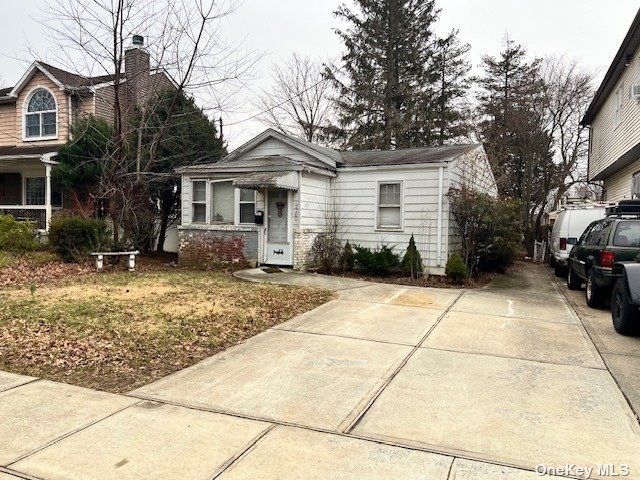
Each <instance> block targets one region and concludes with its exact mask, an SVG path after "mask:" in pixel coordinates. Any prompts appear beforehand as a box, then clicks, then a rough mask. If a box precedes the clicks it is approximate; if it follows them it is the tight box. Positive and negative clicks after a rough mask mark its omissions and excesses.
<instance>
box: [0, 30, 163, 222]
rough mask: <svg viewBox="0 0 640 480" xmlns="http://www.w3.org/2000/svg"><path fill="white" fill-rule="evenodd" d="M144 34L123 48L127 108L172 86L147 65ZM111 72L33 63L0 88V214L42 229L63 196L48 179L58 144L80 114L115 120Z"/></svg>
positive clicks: (65, 136) (148, 59)
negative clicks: (90, 74) (86, 72)
mask: <svg viewBox="0 0 640 480" xmlns="http://www.w3.org/2000/svg"><path fill="white" fill-rule="evenodd" d="M143 43H144V40H143V38H142V37H139V36H136V37H134V41H133V43H132V46H131V47H130V48H129V49H127V51H126V52H125V62H124V63H125V66H124V70H125V71H124V72H122V73H121V75H120V78H121V80H120V82H121V85H122V87H121V88H123V89H124V91H125V92H126V95H125V98H126V105H124V106H123V107H124V108H125V109H132V108H134V107H135V106H139V105H140V104H141V103H143V102H146V101H147V100H148V99H149V98H150V95H153V94H154V93H156V92H160V91H161V90H167V89H169V88H171V87H172V85H173V81H172V80H171V78H170V77H169V76H168V75H167V74H166V73H165V72H164V71H153V70H151V69H150V58H149V53H148V52H147V51H146V49H145V48H144V45H143ZM113 89H114V75H103V76H97V77H85V76H82V75H77V74H75V73H71V72H67V71H64V70H61V69H59V68H56V67H53V66H51V65H47V64H45V63H43V62H34V63H33V64H32V65H31V66H30V67H29V69H28V70H27V71H26V72H25V74H24V75H23V76H22V78H21V79H20V80H19V81H18V83H17V84H16V85H14V86H13V87H9V88H0V213H6V214H12V215H13V216H15V217H16V218H20V219H29V220H33V221H35V222H36V224H37V226H38V228H39V229H42V230H46V229H47V228H48V225H49V221H50V219H51V215H52V212H53V211H54V210H56V209H59V208H61V207H62V206H63V197H64V195H63V194H62V192H61V191H60V189H59V188H56V185H55V184H54V183H52V181H51V171H52V169H53V168H55V166H56V161H55V157H56V152H57V150H58V148H59V147H60V146H62V145H64V144H65V143H66V142H67V141H68V140H70V139H71V127H72V125H73V124H74V122H76V121H77V120H78V119H79V118H80V117H81V116H83V115H95V116H97V117H101V118H103V119H105V120H106V121H108V122H111V121H113V108H114V105H113V102H114V93H113V92H114V90H113Z"/></svg>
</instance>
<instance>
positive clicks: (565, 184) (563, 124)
mask: <svg viewBox="0 0 640 480" xmlns="http://www.w3.org/2000/svg"><path fill="white" fill-rule="evenodd" d="M541 75H542V77H543V80H544V85H545V88H544V107H545V108H544V110H545V117H546V123H547V127H546V128H547V130H548V132H549V133H550V135H551V138H552V151H553V153H554V161H555V163H556V164H557V167H558V171H557V174H556V175H555V180H556V181H555V183H556V184H555V185H554V189H553V190H552V191H551V192H550V193H551V194H552V199H551V201H552V202H553V203H552V204H557V202H558V201H559V200H560V199H561V198H562V196H563V195H565V193H566V192H567V191H569V190H570V189H572V188H574V189H577V190H580V191H582V192H587V191H590V190H591V191H593V189H594V188H595V189H596V190H597V187H598V186H597V185H594V184H593V183H592V182H589V180H588V172H587V155H588V151H589V131H588V127H586V126H584V125H581V124H580V121H581V120H582V117H583V116H584V114H585V112H586V111H587V108H588V107H589V104H590V102H591V99H592V98H593V93H594V89H593V81H594V77H593V74H592V73H591V72H588V71H586V70H584V69H583V68H582V67H581V66H580V64H579V62H578V61H577V60H571V59H566V58H563V57H551V58H547V59H545V60H544V61H543V62H542V68H541Z"/></svg>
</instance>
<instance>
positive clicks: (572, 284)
mask: <svg viewBox="0 0 640 480" xmlns="http://www.w3.org/2000/svg"><path fill="white" fill-rule="evenodd" d="M567 288H568V289H569V290H580V289H581V288H582V279H581V278H580V277H579V276H578V275H576V273H575V272H574V271H573V268H571V267H569V272H568V273H567Z"/></svg>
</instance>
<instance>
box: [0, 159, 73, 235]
mask: <svg viewBox="0 0 640 480" xmlns="http://www.w3.org/2000/svg"><path fill="white" fill-rule="evenodd" d="M54 155H55V153H46V154H40V155H34V154H20V153H17V154H13V155H2V156H0V213H2V214H5V215H7V214H8V215H13V216H14V217H15V218H16V219H18V220H24V221H31V222H34V223H35V226H36V228H37V229H38V230H44V231H46V230H47V229H48V228H49V224H50V222H51V215H52V214H53V212H54V211H55V210H57V209H60V208H62V192H61V189H60V188H57V187H56V186H55V185H54V184H53V182H52V180H51V171H52V169H53V167H54V166H55V165H56V162H55V161H53V160H51V158H52V157H53V156H54Z"/></svg>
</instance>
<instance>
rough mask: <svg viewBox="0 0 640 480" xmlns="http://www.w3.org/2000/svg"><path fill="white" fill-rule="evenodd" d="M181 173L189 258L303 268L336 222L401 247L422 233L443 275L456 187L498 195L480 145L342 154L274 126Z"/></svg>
mask: <svg viewBox="0 0 640 480" xmlns="http://www.w3.org/2000/svg"><path fill="white" fill-rule="evenodd" d="M178 172H179V173H181V174H182V225H181V226H180V227H179V244H180V262H181V263H182V264H187V265H189V264H191V265H203V264H207V263H215V262H249V263H258V264H274V265H288V266H292V267H294V268H295V269H298V270H304V269H306V268H307V267H308V266H310V264H311V260H312V258H311V247H312V245H313V242H314V239H315V238H316V236H317V234H318V233H320V232H323V231H326V228H327V223H328V221H329V222H330V221H331V220H332V219H338V223H339V226H340V228H339V237H340V239H341V240H342V241H343V242H346V241H347V240H348V241H349V242H351V243H353V244H357V245H362V246H365V247H370V248H377V247H379V246H381V245H382V244H386V245H389V246H393V247H394V250H395V251H396V252H397V253H399V254H402V253H403V252H404V250H405V249H406V247H407V245H408V244H409V239H410V237H411V235H412V234H413V235H415V239H416V243H417V245H418V248H419V250H420V252H421V255H422V258H423V260H424V262H425V266H426V267H427V268H428V270H429V272H430V273H432V274H443V273H444V267H445V264H446V261H447V258H448V256H449V254H450V253H452V251H455V250H457V247H458V240H457V237H456V235H455V223H454V221H453V219H452V217H451V214H450V211H449V201H448V197H447V193H448V191H449V188H450V187H455V186H460V185H462V184H463V183H466V184H468V185H469V186H471V187H472V188H474V189H477V190H480V191H483V192H487V193H489V194H490V195H494V196H495V195H496V194H497V188H496V183H495V179H494V178H493V174H492V173H491V168H490V166H489V162H488V160H487V156H486V153H485V151H484V149H483V147H482V146H481V145H451V146H441V147H432V148H414V149H405V150H390V151H350V152H341V151H337V150H333V149H330V148H325V147H321V146H318V145H315V144H312V143H309V142H306V141H304V140H300V139H297V138H293V137H290V136H287V135H284V134H282V133H279V132H277V131H275V130H271V129H270V130H267V131H265V132H263V133H262V134H260V135H258V136H257V137H255V138H254V139H253V140H251V141H249V142H247V143H246V144H245V145H243V146H241V147H240V148H238V149H237V150H235V151H233V152H232V153H230V154H229V155H227V156H226V157H224V158H223V159H222V160H220V161H219V162H217V163H212V164H202V165H192V166H188V167H184V168H181V169H179V170H178Z"/></svg>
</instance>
